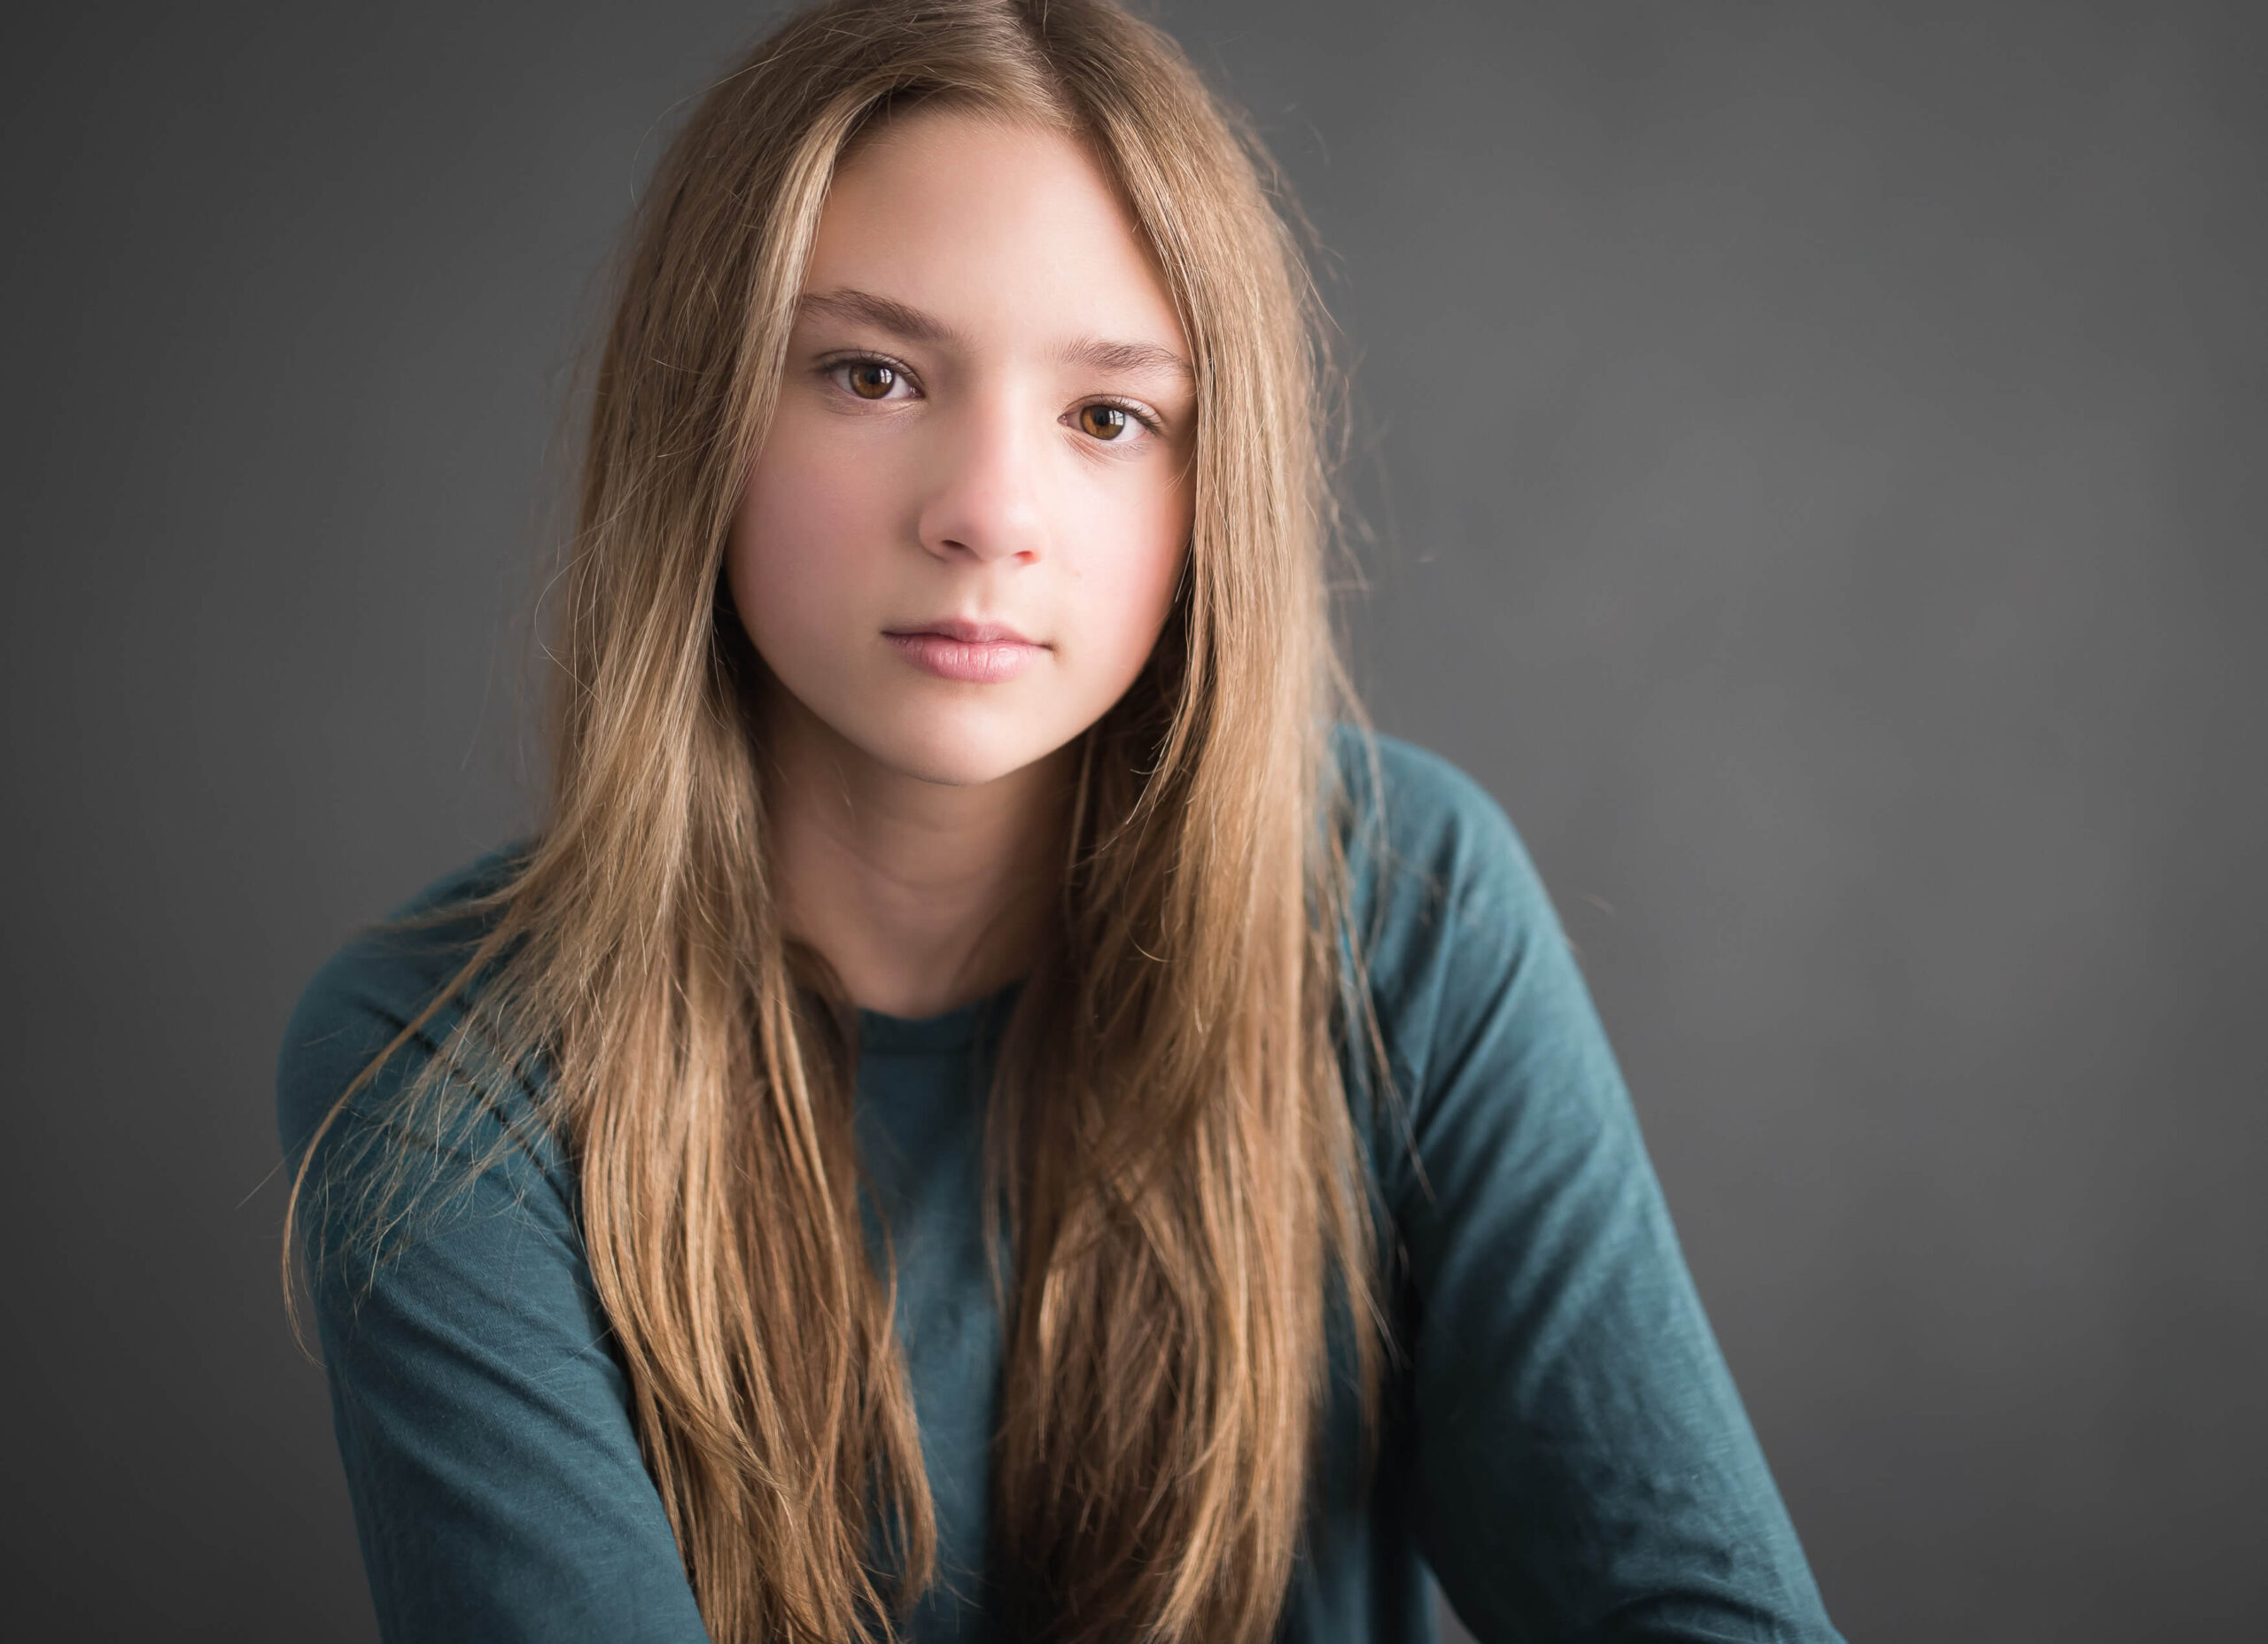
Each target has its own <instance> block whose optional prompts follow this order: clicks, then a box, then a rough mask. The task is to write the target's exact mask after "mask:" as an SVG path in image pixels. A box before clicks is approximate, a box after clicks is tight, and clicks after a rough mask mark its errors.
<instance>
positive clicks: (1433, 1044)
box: [1335, 728, 1596, 1129]
mask: <svg viewBox="0 0 2268 1644" xmlns="http://www.w3.org/2000/svg"><path fill="white" fill-rule="evenodd" d="M1366 743H1374V745H1375V748H1376V754H1375V758H1374V759H1373V756H1372V755H1371V748H1370V747H1369V746H1366ZM1335 747H1336V752H1337V756H1338V762H1339V767H1340V772H1341V775H1342V779H1343V790H1342V791H1343V793H1344V795H1345V803H1343V804H1342V805H1341V807H1340V822H1339V826H1340V831H1341V838H1342V839H1343V840H1344V841H1345V842H1346V847H1347V853H1348V904H1347V928H1346V931H1345V940H1346V942H1347V943H1348V946H1349V947H1350V948H1351V949H1352V950H1353V953H1354V957H1355V958H1356V960H1357V963H1356V965H1355V966H1354V967H1353V969H1352V971H1351V973H1350V974H1349V976H1348V982H1349V984H1350V985H1359V987H1360V989H1361V992H1362V994H1363V995H1366V996H1367V997H1366V998H1365V999H1363V1001H1362V1004H1363V1008H1366V1009H1367V1010H1368V1012H1370V1013H1371V1016H1372V1018H1373V1020H1375V1022H1376V1024H1377V1028H1378V1032H1379V1049H1380V1050H1382V1051H1384V1052H1385V1054H1386V1072H1387V1074H1388V1076H1389V1079H1390V1082H1391V1085H1392V1088H1393V1089H1394V1091H1395V1092H1396V1094H1397V1097H1398V1098H1399V1099H1400V1100H1401V1101H1402V1102H1405V1103H1407V1104H1408V1105H1409V1110H1410V1111H1409V1114H1408V1116H1409V1118H1410V1121H1412V1122H1413V1123H1415V1124H1417V1126H1418V1127H1419V1128H1421V1129H1422V1128H1424V1127H1425V1124H1426V1122H1427V1121H1428V1118H1429V1116H1432V1115H1433V1113H1434V1110H1436V1109H1437V1108H1438V1107H1439V1105H1440V1103H1441V1100H1442V1096H1441V1092H1442V1090H1444V1089H1445V1088H1446V1087H1447V1086H1448V1085H1449V1083H1450V1082H1454V1081H1455V1080H1456V1079H1458V1078H1460V1077H1461V1076H1463V1075H1464V1074H1468V1073H1471V1072H1472V1071H1473V1070H1474V1069H1475V1068H1476V1066H1478V1062H1479V1061H1483V1060H1485V1061H1487V1062H1489V1063H1490V1064H1492V1065H1494V1066H1496V1067H1497V1068H1499V1069H1500V1070H1503V1069H1509V1068H1515V1067H1523V1066H1525V1067H1531V1068H1532V1067H1534V1066H1540V1065H1542V1064H1543V1063H1546V1062H1550V1061H1553V1060H1555V1059H1561V1058H1564V1057H1565V1055H1566V1054H1568V1053H1569V1052H1571V1051H1573V1050H1574V1049H1576V1048H1578V1047H1581V1046H1584V1045H1588V1043H1590V1042H1591V1041H1592V1040H1593V1039H1594V1038H1595V1037H1596V1024H1595V1021H1594V1020H1593V1016H1592V1012H1591V1007H1590V1004H1589V1000H1588V994H1587V992H1586V991H1585V989H1584V988H1583V984H1582V981H1581V973H1580V970H1579V968H1578V966H1577V965H1576V964H1575V961H1574V956H1573V951H1572V950H1571V949H1570V948H1569V946H1568V942H1567V938H1566V934H1565V929H1564V927H1562V926H1561V924H1560V921H1559V917H1558V913H1557V910H1556V909H1555V908H1554V907H1553V905H1552V903H1551V898H1550V895H1549V894H1548V893H1547V892H1546V890H1545V888H1544V884H1543V880H1542V876H1541V875H1540V874H1539V873H1538V872H1537V871H1536V867H1535V864H1534V860H1533V859H1532V858H1531V857H1530V856H1529V854H1528V851H1527V848H1526V845H1525V844H1524V843H1523V842H1522V841H1521V839H1520V836H1519V834H1518V830H1517V829H1516V828H1515V827H1514V826H1513V825H1512V822H1511V818H1509V817H1507V816H1506V815H1505V813H1504V809H1503V806H1502V805H1500V804H1499V803H1497V802H1496V800H1495V797H1494V796H1492V795H1490V794H1489V793H1488V791H1487V789H1486V788H1485V787H1482V786H1481V785H1480V783H1479V782H1477V781H1475V780H1474V779H1472V777H1471V776H1470V775H1468V774H1467V773H1466V772H1464V771H1461V770H1459V769H1458V768H1457V767H1456V765H1455V764H1451V763H1450V762H1449V761H1448V760H1446V759H1444V758H1442V757H1441V756H1440V755H1438V754H1434V753H1430V752H1428V751H1426V750H1425V749H1424V748H1417V747H1415V746H1413V745H1411V744H1410V743H1408V742H1405V741H1401V740H1399V739H1397V738H1394V737H1390V736H1378V737H1375V738H1365V737H1364V736H1363V735H1362V734H1360V733H1355V732H1353V731H1351V730H1348V729H1344V728H1342V729H1341V730H1340V732H1339V733H1337V734H1336V743H1335ZM1349 1003H1350V1004H1354V1003H1355V996H1350V997H1349ZM1362 1062H1363V1059H1362V1058H1360V1057H1350V1058H1349V1059H1348V1060H1347V1061H1346V1062H1345V1063H1343V1064H1342V1066H1343V1067H1344V1070H1345V1071H1346V1073H1347V1074H1348V1083H1349V1087H1350V1091H1360V1092H1363V1093H1365V1094H1363V1095H1362V1097H1361V1100H1362V1103H1363V1106H1364V1108H1365V1109H1370V1107H1371V1102H1370V1097H1369V1096H1368V1094H1367V1092H1368V1090H1369V1087H1370V1078H1369V1074H1368V1070H1367V1069H1366V1068H1364V1067H1363V1066H1362V1065H1361V1064H1362ZM1507 1088H1508V1089H1509V1086H1508V1087H1507ZM1372 1116H1373V1117H1375V1116H1376V1115H1375V1112H1373V1113H1372Z"/></svg>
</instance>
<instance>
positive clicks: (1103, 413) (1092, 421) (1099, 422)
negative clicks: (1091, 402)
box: [1079, 406, 1130, 439]
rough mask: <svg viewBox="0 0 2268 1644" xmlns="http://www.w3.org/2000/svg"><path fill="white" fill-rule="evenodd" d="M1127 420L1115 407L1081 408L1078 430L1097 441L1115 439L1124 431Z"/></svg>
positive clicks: (1124, 414)
mask: <svg viewBox="0 0 2268 1644" xmlns="http://www.w3.org/2000/svg"><path fill="white" fill-rule="evenodd" d="M1129 420H1130V419H1129V418H1128V416H1127V415H1126V413H1125V412H1123V411H1122V410H1120V409H1119V408H1118V407H1116V406H1081V407H1079V428H1080V430H1081V431H1082V432H1084V433H1088V434H1091V435H1093V436H1094V437H1095V438H1097V439H1115V438H1118V437H1119V436H1120V435H1121V434H1122V433H1124V432H1125V431H1126V424H1127V423H1128V422H1129Z"/></svg>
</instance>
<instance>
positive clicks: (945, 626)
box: [882, 617, 1046, 685]
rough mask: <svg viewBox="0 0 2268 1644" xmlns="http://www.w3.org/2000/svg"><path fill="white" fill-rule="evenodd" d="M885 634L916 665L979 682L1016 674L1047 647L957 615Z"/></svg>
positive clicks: (940, 675) (999, 626)
mask: <svg viewBox="0 0 2268 1644" xmlns="http://www.w3.org/2000/svg"><path fill="white" fill-rule="evenodd" d="M882 637H883V638H884V639H886V640H889V642H890V643H891V644H892V645H894V646H896V647H897V649H898V651H899V653H900V655H904V656H905V659H906V660H907V661H908V662H910V663H913V665H914V666H915V667H917V668H923V669H927V670H928V671H929V672H931V673H933V674H936V676H937V677H938V678H940V679H961V680H967V681H969V682H971V683H973V684H977V685H997V684H999V683H1001V682H1002V681H1004V680H1008V679H1014V678H1015V677H1016V676H1017V675H1018V674H1020V673H1021V672H1023V671H1024V670H1025V669H1027V668H1029V667H1030V666H1031V665H1032V663H1035V662H1037V661H1038V660H1039V654H1040V653H1041V652H1042V651H1044V650H1045V649H1046V647H1045V646H1044V645H1035V644H1033V643H1032V641H1030V640H1027V639H1025V638H1024V637H1023V635H1021V634H1020V633H1018V632H1016V631H1015V630H1014V628H1010V627H1006V626H1005V625H1003V624H999V623H980V622H963V621H961V620H960V619H959V618H958V617H948V618H946V619H945V620H944V621H942V622H932V623H925V624H922V625H921V626H920V628H918V629H902V630H897V631H895V632H885V633H884V634H883V636H882Z"/></svg>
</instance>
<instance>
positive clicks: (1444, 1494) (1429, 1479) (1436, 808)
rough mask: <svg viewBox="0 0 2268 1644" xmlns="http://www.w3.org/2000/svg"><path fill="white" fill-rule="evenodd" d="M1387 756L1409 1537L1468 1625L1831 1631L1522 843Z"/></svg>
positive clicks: (1631, 1634)
mask: <svg viewBox="0 0 2268 1644" xmlns="http://www.w3.org/2000/svg"><path fill="white" fill-rule="evenodd" d="M1393 763H1394V766H1395V767H1396V769H1395V770H1394V773H1393V774H1394V779H1392V780H1390V781H1389V782H1388V784H1387V788H1386V792H1387V795H1388V798H1387V812H1388V815H1387V834H1388V835H1389V837H1390V838H1392V839H1393V840H1394V843H1395V854H1394V856H1393V857H1390V859H1389V865H1388V867H1387V868H1386V871H1385V872H1384V874H1383V875H1382V882H1381V884H1380V886H1379V895H1381V896H1386V898H1387V900H1388V906H1387V908H1386V916H1387V920H1386V922H1387V927H1389V928H1390V929H1391V930H1392V931H1394V933H1395V940H1394V941H1393V942H1391V943H1390V944H1389V945H1388V947H1387V949H1386V950H1382V952H1381V959H1382V961H1383V963H1382V964H1381V965H1380V967H1379V983H1378V986H1379V989H1380V991H1381V997H1380V999H1379V1004H1380V1006H1381V1015H1382V1018H1383V1020H1384V1021H1385V1022H1386V1028H1387V1031H1388V1035H1389V1051H1390V1055H1391V1057H1392V1065H1393V1066H1394V1069H1395V1073H1396V1078H1397V1082H1398V1083H1399V1085H1400V1087H1401V1089H1402V1091H1403V1092H1404V1095H1405V1100H1406V1102H1407V1118H1408V1122H1409V1130H1408V1132H1407V1133H1406V1135H1405V1134H1403V1133H1402V1132H1401V1130H1400V1128H1399V1127H1398V1126H1396V1127H1394V1134H1393V1135H1392V1136H1383V1135H1382V1136H1381V1137H1380V1139H1379V1142H1378V1143H1377V1144H1376V1145H1377V1147H1378V1157H1379V1160H1380V1163H1381V1166H1382V1167H1383V1171H1384V1179H1385V1186H1386V1193H1387V1197H1388V1202H1389V1203H1390V1205H1391V1206H1392V1207H1393V1214H1394V1223H1395V1231H1396V1232H1397V1234H1398V1235H1399V1237H1400V1238H1401V1240H1402V1244H1403V1245H1404V1247H1405V1249H1406V1252H1407V1259H1408V1262H1409V1283H1410V1288H1411V1290H1412V1291H1414V1294H1415V1298H1416V1301H1415V1312H1416V1317H1415V1319H1414V1321H1412V1323H1413V1325H1414V1329H1413V1330H1412V1331H1411V1338H1410V1349H1411V1358H1412V1361H1413V1362H1412V1369H1411V1375H1412V1376H1413V1377H1414V1400H1413V1405H1414V1425H1415V1439H1416V1445H1417V1457H1416V1461H1417V1510H1418V1523H1417V1533H1418V1539H1419V1543H1420V1545H1421V1547H1422V1548H1423V1550H1424V1553H1425V1557H1426V1559H1427V1561H1428V1562H1429V1563H1431V1564H1432V1565H1433V1569H1434V1571H1435V1573H1436V1575H1437V1576H1438V1577H1439V1578H1440V1580H1441V1585H1442V1587H1443V1590H1444V1591H1445V1592H1446V1594H1448V1596H1449V1601H1450V1603H1451V1604H1452V1605H1453V1606H1454V1608H1455V1609H1456V1611H1457V1614H1458V1616H1459V1617H1460V1618H1461V1619H1463V1620H1464V1623H1465V1624H1466V1625H1468V1626H1469V1627H1470V1628H1471V1629H1472V1632H1474V1634H1475V1635H1476V1637H1477V1638H1479V1639H1480V1640H1481V1641H1482V1644H1513V1641H1514V1640H1538V1639H1553V1640H1557V1639H1569V1640H1573V1639H1581V1640H1610V1639H1611V1640H1671V1639H1676V1640H1704V1639H1706V1640H1804V1641H1805V1644H1817V1641H1824V1640H1834V1639H1835V1638H1836V1637H1837V1634H1836V1633H1835V1632H1834V1630H1833V1628H1832V1627H1831V1625H1829V1622H1828V1619H1827V1617H1826V1613H1825V1610H1824V1609H1823V1607H1822V1605H1821V1600H1820V1596H1819V1593H1818V1590H1817V1587H1816V1586H1815V1585H1814V1581H1813V1579H1812V1577H1811V1574H1810V1571H1809V1570H1808V1568H1807V1567H1806V1563H1805V1560H1804V1556H1803V1553H1802V1550H1801V1547H1800V1546H1799V1545H1798V1540H1797V1537H1796V1533H1795V1531H1794V1528H1793V1526H1792V1525H1791V1524H1790V1521H1789V1518H1788V1515H1787V1512H1786V1510H1785V1508H1784V1507H1783V1504H1782V1502H1781V1500H1780V1497H1779V1494H1778V1492H1777V1491H1776V1489H1775V1486H1774V1485H1773V1482H1772V1477H1771V1475H1770V1472H1769V1470H1767V1467H1766V1464H1765V1460H1764V1456H1763V1454H1762V1451H1761V1449H1760V1447H1759V1445H1758V1443H1757V1440H1756V1437H1755V1434H1754V1432H1753V1431H1752V1430H1751V1426H1750V1424H1749V1422H1748V1419H1747V1416H1746V1415H1745V1413H1744V1410H1743V1408H1742V1406H1741V1402H1740V1398H1739V1395H1738V1394H1737V1392H1736V1391H1735V1389H1734V1385H1733V1382H1732V1377H1731V1376H1730V1374H1729V1372H1728V1369H1727V1368H1726V1365H1725V1361H1724V1359H1723V1357H1722V1355H1721V1353H1720V1351H1719V1349H1718V1345H1717V1343H1716V1340H1715V1338H1714V1336H1713V1333H1712V1332H1711V1330H1710V1328H1709V1323H1708V1321H1707V1319H1706V1317H1705V1314H1704V1313H1703V1310H1702V1307H1701V1302H1700V1299H1699V1297H1698V1296H1697V1293H1696V1291H1695V1289H1694V1286H1693V1283H1692V1280H1691V1278H1690V1276H1689V1273H1688V1271H1687V1268H1686V1266H1685V1262H1684V1260H1683V1257H1682V1254H1681V1252H1680V1250H1679V1246H1678V1242H1677V1238H1676V1235H1675V1233H1674V1230H1673V1229H1672V1227H1671V1223H1670V1219H1669V1214H1668V1211H1667V1208H1666V1205H1665V1203H1664V1200H1663V1197H1662V1193H1661V1190H1660V1187H1659V1185H1658V1182H1657V1180H1656V1178H1655V1175H1654V1172H1653V1169H1652V1167H1651V1163H1650V1162H1649V1160H1648V1158H1647V1155H1646V1151H1645V1147H1644V1144H1643V1141H1642V1140H1641V1138H1640V1135H1639V1130H1638V1125H1637V1121H1636V1118H1635V1114H1634V1113H1633V1111H1632V1107H1631V1104H1630V1099H1629V1097H1628V1095H1627V1092H1626V1090H1625V1088H1624V1085H1623V1082H1622V1079H1621V1076H1620V1074H1619V1072H1618V1070H1617V1067H1616V1065H1615V1062H1614V1059H1613V1056H1612V1052H1611V1051H1610V1050H1609V1048H1608V1045H1607V1042H1606V1038H1605V1035H1604V1030H1603V1029H1602V1028H1601V1026H1600V1023H1599V1020H1598V1018H1597V1015H1596V1012H1595V1011H1594V1009H1593V1007H1592V1004H1591V1001H1590V998H1589V996H1588V992H1587V991H1586V989H1585V988H1584V985H1583V982H1582V980H1581V975H1580V973H1579V972H1578V971H1577V969H1576V966H1575V962H1574V958H1573V954H1572V953H1571V951H1570V950H1569V948H1568V945H1567V942H1566V939H1565V935H1564V934H1563V933H1562V930H1561V927H1560V926H1559V923H1558V920H1557V917H1556V915H1555V914H1554V912H1553V911H1552V908H1551V905H1550V901H1549V899H1548V898H1547V896H1545V894H1544V891H1543V888H1542V885H1541V883H1540V882H1539V881H1538V880H1537V877H1536V875H1535V872H1534V867H1533V866H1532V865H1531V864H1530V862H1529V860H1528V858H1527V857H1526V852H1525V851H1524V850H1523V849H1522V848H1521V846H1520V843H1519V841H1518V838H1517V837H1516V836H1515V835H1514V834H1513V832H1512V829H1511V825H1510V824H1509V823H1508V822H1507V821H1505V819H1504V818H1503V812H1502V811H1501V810H1499V809H1498V808H1497V807H1496V805H1495V803H1494V801H1492V800H1490V799H1489V798H1488V797H1487V795H1485V794H1484V793H1483V792H1482V791H1481V790H1480V788H1479V787H1477V786H1476V785H1474V784H1472V782H1471V781H1470V779H1467V778H1465V777H1464V776H1463V775H1462V774H1461V773H1459V772H1456V771H1455V769H1454V768H1453V767H1451V766H1449V765H1447V764H1444V763H1443V762H1441V761H1439V760H1437V759H1433V757H1431V756H1425V755H1422V754H1419V753H1417V751H1416V750H1413V749H1410V748H1407V747H1406V746H1400V745H1397V746H1396V748H1395V749H1394V758H1393ZM1397 811H1399V813H1400V814H1399V815H1397V814H1396V812H1397ZM1412 1142H1414V1144H1415V1152H1416V1155H1417V1162H1416V1163H1415V1164H1413V1163H1412V1161H1411V1160H1410V1158H1409V1156H1408V1150H1409V1147H1410V1144H1411V1143H1412ZM1421 1166H1422V1177H1421V1175H1420V1170H1419V1167H1421Z"/></svg>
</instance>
